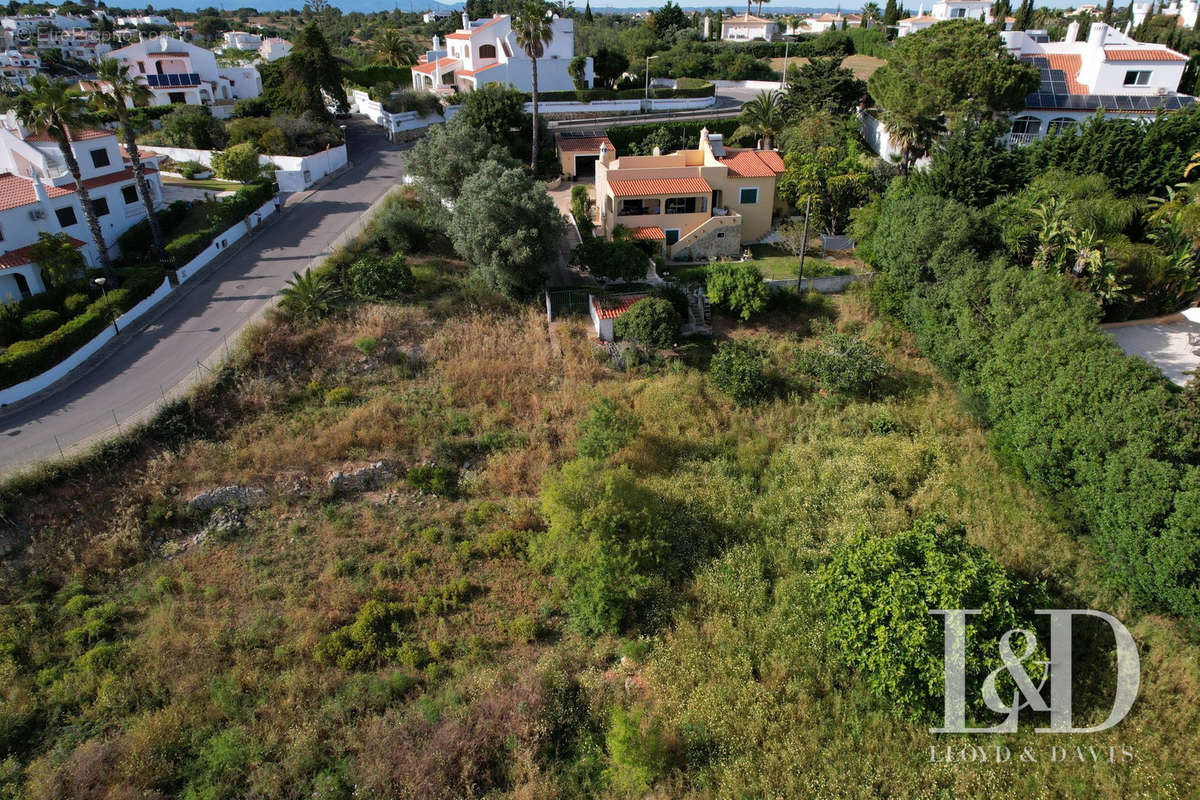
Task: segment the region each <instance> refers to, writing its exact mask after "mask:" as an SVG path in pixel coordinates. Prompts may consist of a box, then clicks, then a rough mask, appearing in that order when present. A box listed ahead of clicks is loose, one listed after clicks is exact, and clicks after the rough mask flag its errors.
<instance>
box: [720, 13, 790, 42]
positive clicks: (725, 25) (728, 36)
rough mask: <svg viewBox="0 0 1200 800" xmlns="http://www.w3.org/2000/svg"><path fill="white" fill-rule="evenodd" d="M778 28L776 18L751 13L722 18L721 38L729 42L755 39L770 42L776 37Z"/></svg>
mask: <svg viewBox="0 0 1200 800" xmlns="http://www.w3.org/2000/svg"><path fill="white" fill-rule="evenodd" d="M777 30H778V29H777V27H776V24H775V20H772V19H763V18H762V17H756V16H754V15H753V14H750V13H746V14H739V15H738V16H736V17H730V18H729V19H723V20H721V38H722V39H723V40H725V41H727V42H749V41H752V40H754V39H762V40H763V41H767V42H769V41H771V40H772V39H774V38H775V34H776V32H777Z"/></svg>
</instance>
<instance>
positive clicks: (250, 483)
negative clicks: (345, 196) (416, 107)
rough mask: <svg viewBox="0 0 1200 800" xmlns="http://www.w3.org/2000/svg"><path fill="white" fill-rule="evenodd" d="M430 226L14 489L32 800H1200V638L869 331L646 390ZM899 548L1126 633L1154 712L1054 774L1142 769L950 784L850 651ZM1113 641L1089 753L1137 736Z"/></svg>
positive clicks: (790, 341)
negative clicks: (848, 644)
mask: <svg viewBox="0 0 1200 800" xmlns="http://www.w3.org/2000/svg"><path fill="white" fill-rule="evenodd" d="M416 216H417V212H416V211H415V210H414V209H413V207H412V203H411V198H409V197H401V198H400V199H398V200H396V201H395V203H394V204H393V206H391V207H389V208H388V209H386V210H385V211H384V212H383V214H382V215H381V218H380V219H381V222H380V223H379V224H378V225H377V226H376V227H375V229H373V230H372V231H370V232H368V234H367V235H366V237H365V238H364V240H363V241H361V242H358V243H356V244H355V245H354V246H353V247H352V248H351V250H350V251H349V252H344V253H340V254H337V255H336V256H334V257H333V259H331V264H330V265H329V267H328V268H327V270H326V271H324V272H323V273H321V277H320V280H316V279H315V278H314V279H313V280H310V283H312V285H310V286H308V288H303V286H301V285H300V281H299V280H298V281H297V285H296V286H293V288H292V290H291V291H290V293H289V295H288V299H287V300H286V301H285V304H284V306H283V313H282V314H281V315H280V316H279V318H277V319H274V320H272V321H270V322H267V323H265V324H263V325H261V326H259V327H257V328H255V329H254V330H252V331H251V332H250V333H248V334H247V335H246V336H245V337H244V338H243V340H242V342H241V343H240V345H239V347H238V348H237V351H236V353H235V355H234V356H233V358H232V360H231V361H230V363H229V364H228V365H227V367H226V368H224V369H223V370H222V371H221V372H220V374H219V375H218V376H217V377H216V378H215V379H214V380H213V381H212V382H211V383H209V384H207V385H205V386H202V387H200V388H199V389H197V390H196V392H195V393H194V394H193V395H192V396H191V397H190V398H188V399H187V400H186V401H184V402H181V403H178V404H176V405H174V406H172V407H170V408H169V409H168V410H166V411H165V412H164V413H163V414H162V415H160V417H159V418H158V419H157V420H155V422H154V423H153V424H152V425H150V426H149V427H147V428H145V429H143V430H140V431H137V432H133V433H130V434H127V435H126V436H125V437H124V438H123V439H121V440H118V441H116V442H114V443H112V444H109V445H106V446H104V447H102V448H100V449H99V450H97V451H96V452H95V453H94V454H92V455H91V456H89V457H87V458H84V459H82V460H79V461H77V462H74V463H72V464H68V465H63V466H57V467H46V468H44V469H42V470H41V471H38V472H35V473H33V474H31V475H28V476H25V477H22V478H19V479H15V480H12V481H10V482H9V483H7V484H6V485H4V487H3V489H2V491H0V503H2V506H0V516H2V517H3V521H4V527H3V528H0V533H2V536H3V537H4V538H3V540H2V542H3V543H7V544H8V548H7V555H6V557H5V559H4V561H3V569H4V576H3V581H2V583H0V600H2V605H0V677H2V678H3V680H2V682H0V685H2V687H3V688H0V797H2V798H6V799H7V798H30V799H32V798H38V799H39V800H40V799H41V798H79V799H80V800H86V799H87V798H157V797H183V798H245V797H270V798H350V797H372V798H422V800H427V799H428V798H459V797H484V796H486V797H497V798H499V797H511V798H534V797H536V798H551V797H562V798H568V797H614V798H616V797H645V796H647V794H651V795H652V796H655V797H693V798H718V797H719V798H735V797H839V798H841V797H882V796H889V797H1012V796H1046V797H1067V796H1078V793H1079V792H1080V791H1083V790H1084V789H1083V787H1087V789H1086V790H1087V792H1088V795H1089V796H1092V797H1102V798H1127V797H1154V798H1171V797H1179V798H1183V797H1189V796H1194V793H1195V791H1196V787H1197V783H1198V781H1197V778H1198V776H1197V767H1196V764H1195V760H1194V758H1193V757H1192V754H1193V752H1194V750H1195V734H1194V732H1195V731H1196V730H1197V729H1200V719H1198V718H1197V717H1198V713H1200V712H1197V708H1198V707H1200V706H1198V704H1197V702H1196V701H1197V697H1196V695H1197V686H1198V685H1200V676H1198V675H1197V666H1196V665H1197V664H1198V663H1200V659H1198V657H1200V648H1197V646H1196V644H1195V641H1194V638H1193V633H1192V632H1191V631H1190V630H1188V629H1185V628H1183V627H1182V626H1181V624H1180V623H1177V622H1174V621H1171V620H1169V619H1164V618H1162V617H1155V616H1149V615H1145V614H1141V613H1139V612H1137V611H1135V610H1133V609H1131V608H1130V607H1129V604H1128V603H1127V602H1126V601H1125V599H1124V598H1122V597H1120V596H1116V595H1114V594H1111V593H1109V591H1108V590H1107V589H1105V588H1103V587H1104V586H1105V585H1106V584H1105V583H1103V582H1101V581H1099V580H1097V573H1098V570H1097V566H1096V562H1095V557H1094V556H1093V554H1092V551H1091V550H1089V549H1088V548H1087V547H1084V546H1082V545H1081V544H1080V543H1079V542H1078V541H1077V540H1076V539H1075V538H1074V537H1073V536H1072V533H1071V531H1070V530H1069V529H1068V526H1067V525H1066V524H1065V522H1064V521H1063V520H1062V519H1061V518H1060V516H1059V515H1058V513H1057V512H1055V511H1054V510H1052V509H1051V508H1049V507H1048V506H1047V505H1046V504H1044V503H1043V502H1042V500H1040V499H1039V498H1038V497H1036V496H1034V495H1033V494H1031V493H1030V492H1029V491H1028V490H1027V489H1025V488H1023V486H1022V485H1021V484H1020V483H1019V481H1018V480H1017V479H1016V478H1015V477H1013V476H1012V475H1010V474H1009V473H1006V472H1005V471H1004V470H1002V469H1001V468H1000V467H999V466H998V465H997V463H996V461H995V460H994V458H993V456H992V455H991V451H990V450H989V448H988V445H987V439H986V437H985V435H984V433H983V432H982V431H981V430H980V429H979V427H978V426H977V425H976V424H975V423H974V422H973V421H972V418H971V417H970V416H969V415H968V414H967V413H966V412H965V411H964V410H963V408H962V406H961V405H960V401H959V399H958V397H957V395H956V393H955V390H954V389H953V387H952V386H951V385H950V384H949V383H948V382H947V381H946V380H945V379H943V378H942V377H940V376H939V375H938V374H937V373H935V371H934V370H933V369H932V368H931V366H930V365H929V363H928V362H926V361H925V360H924V359H923V358H922V357H920V356H919V355H918V353H917V351H916V350H915V347H914V345H913V342H912V339H911V338H910V336H909V335H908V334H906V333H904V332H902V331H901V330H900V329H898V328H897V327H896V326H895V325H894V323H892V322H889V321H887V320H884V319H882V318H880V317H878V316H877V315H876V314H875V313H874V312H873V311H871V309H870V305H869V303H868V300H867V298H866V297H865V296H863V295H857V294H855V295H850V296H846V297H841V298H835V299H826V298H820V297H816V296H812V297H796V296H794V295H784V296H781V297H779V298H776V299H775V300H773V301H772V305H771V306H770V307H769V308H768V310H767V311H766V312H765V313H763V314H760V315H758V316H757V317H755V318H754V320H753V321H752V323H750V324H748V325H743V326H741V327H738V328H736V330H735V333H734V337H735V338H736V339H737V342H738V344H737V345H736V346H733V345H730V344H727V343H721V344H720V345H719V346H717V345H714V344H713V343H710V342H707V341H695V342H689V343H686V344H684V345H683V346H682V347H680V348H678V349H676V350H670V351H662V352H658V353H651V352H647V353H644V354H643V357H642V358H640V359H636V360H634V359H630V360H626V361H625V362H623V363H628V364H635V365H634V366H629V367H628V368H626V367H622V368H617V367H615V366H614V365H613V363H612V361H611V359H610V357H609V356H608V355H606V354H604V353H603V352H600V351H597V350H596V349H595V347H594V346H593V344H592V343H591V342H590V340H589V330H588V328H587V327H586V326H585V325H584V323H583V321H566V322H562V323H555V324H554V325H553V326H548V325H547V323H546V321H545V317H544V313H543V312H542V311H540V310H539V309H538V308H537V307H536V305H534V306H532V307H530V306H525V305H522V304H518V303H514V302H512V301H509V300H506V299H504V298H503V297H502V296H500V295H498V294H496V293H495V292H494V291H493V290H490V289H486V288H482V286H481V285H480V284H479V283H477V282H475V281H474V280H473V279H471V278H470V277H469V276H468V274H467V272H468V270H467V266H466V265H465V264H464V263H463V262H461V261H459V260H458V259H457V258H455V257H453V256H452V255H451V250H450V248H449V246H448V243H447V242H446V241H445V240H444V239H442V238H441V236H440V235H438V234H436V233H433V232H430V231H427V230H426V231H424V233H423V235H422V236H417V235H416V232H417V229H415V228H412V227H408V228H404V227H403V226H402V223H403V224H408V223H411V222H412V221H413V220H414V219H415V218H416ZM402 232H405V235H406V236H408V237H409V239H408V241H410V243H411V244H410V246H409V247H408V248H407V249H408V257H407V259H405V260H403V263H401V262H400V261H395V260H389V259H388V258H387V257H386V256H385V255H384V254H385V253H387V252H389V251H390V248H389V247H388V246H387V244H386V243H387V242H388V241H389V238H388V237H389V236H390V237H392V239H393V240H394V239H395V237H397V236H398V235H400V233H402ZM364 264H365V266H364ZM385 274H386V275H389V276H391V278H390V279H389V281H385V282H380V281H377V280H373V278H374V277H377V276H379V275H385ZM409 274H411V282H410V280H409V278H408V277H406V276H407V275H409ZM310 277H311V276H310ZM314 281H315V282H314ZM333 283H337V284H338V285H340V286H341V287H342V291H345V292H349V293H350V294H351V295H352V296H353V297H354V298H357V299H353V300H350V299H347V297H346V296H342V297H341V298H335V297H334V296H333V294H332V293H331V291H330V290H331V287H332V286H333ZM389 287H391V288H392V289H394V290H395V291H391V290H390V289H389ZM397 287H398V288H397ZM385 290H387V291H385ZM322 292H324V294H322ZM380 294H384V295H387V294H390V295H391V296H388V297H384V298H382V301H380V299H375V300H367V299H365V298H366V297H367V296H376V297H377V296H378V295H380ZM710 362H712V363H713V366H712V367H711V370H712V371H711V373H710ZM847 376H849V377H847ZM731 397H738V398H739V400H740V401H741V404H739V403H736V402H734V401H733V399H731ZM381 461H382V462H383V465H382V466H381V467H377V468H373V469H372V468H369V465H371V464H374V463H377V462H381ZM362 467H368V468H369V469H368V471H367V472H363V473H357V477H353V476H355V475H356V473H355V470H357V469H359V468H362ZM338 471H340V472H342V473H343V475H342V476H341V477H338V476H336V475H335V474H334V473H336V472H338ZM331 475H332V480H330V477H331ZM231 486H232V487H242V488H243V489H244V491H232V490H231V491H227V492H225V493H223V494H221V495H218V496H216V497H215V499H213V501H212V503H210V504H205V503H200V504H196V503H192V504H189V503H188V502H187V501H188V500H189V499H191V498H193V497H196V496H197V495H200V494H201V493H203V492H210V491H211V490H213V489H214V488H218V487H231ZM209 496H210V497H212V496H211V495H209ZM959 529H964V530H965V541H964V540H960V539H959V538H958V537H959V534H958V533H956V531H957V530H959ZM893 542H894V543H904V542H909V543H913V546H920V547H925V548H933V550H937V549H939V548H942V547H950V548H954V552H955V553H957V555H956V556H955V557H956V558H958V559H959V562H957V563H962V564H971V565H977V566H978V568H979V570H980V572H979V574H980V575H987V576H990V577H989V578H988V580H990V581H992V582H993V583H994V584H995V585H998V586H999V585H1003V586H1011V587H1017V588H1018V589H1019V591H1017V592H1016V594H1014V595H1013V597H1014V606H1013V611H1012V613H1014V614H1018V615H1019V614H1021V613H1024V612H1023V611H1022V609H1021V608H1020V606H1021V602H1022V601H1023V600H1030V601H1032V600H1033V599H1034V598H1035V597H1037V596H1040V593H1041V592H1045V593H1047V594H1048V595H1049V597H1050V600H1049V602H1050V603H1051V604H1052V607H1096V608H1102V609H1106V610H1109V611H1112V612H1113V613H1115V614H1117V615H1118V616H1119V617H1120V618H1121V619H1122V620H1124V621H1125V622H1126V623H1127V624H1128V625H1129V627H1130V629H1131V630H1132V632H1133V634H1134V636H1135V638H1136V639H1137V640H1138V642H1139V643H1140V644H1141V646H1142V664H1143V674H1142V689H1141V695H1140V698H1139V701H1138V703H1137V705H1136V706H1135V708H1134V711H1133V713H1132V714H1131V715H1130V717H1129V718H1128V719H1127V720H1126V721H1125V722H1124V723H1122V724H1121V725H1120V726H1118V727H1117V728H1116V729H1114V730H1111V731H1108V732H1106V733H1104V734H1098V735H1094V736H1090V737H1079V738H1078V740H1076V739H1072V740H1071V741H1070V742H1066V741H1065V740H1064V741H1055V742H1054V743H1055V744H1059V745H1070V746H1071V747H1073V746H1075V745H1081V746H1085V745H1092V746H1093V747H1096V748H1105V752H1107V750H1106V749H1107V748H1108V747H1109V746H1110V745H1111V746H1115V747H1117V748H1118V752H1119V748H1120V746H1122V745H1124V746H1128V747H1131V748H1133V749H1134V751H1135V753H1136V758H1135V759H1134V760H1133V761H1132V762H1130V763H1117V764H1108V763H1106V762H1105V763H1099V764H1093V763H1084V764H1080V763H1078V762H1077V761H1073V762H1071V763H1049V762H1047V761H1045V760H1039V761H1037V762H1035V763H1018V762H1017V760H1016V759H1015V758H1014V761H1013V763H1010V764H1006V765H999V766H998V765H994V764H990V763H989V764H953V765H946V764H942V763H937V764H931V763H930V748H931V747H939V748H943V751H939V752H944V747H945V746H946V745H947V744H955V743H957V740H947V739H946V738H945V737H937V736H934V735H932V734H929V733H928V732H927V728H928V727H930V717H929V716H928V713H927V709H925V708H923V707H922V705H921V700H920V698H919V697H918V696H916V695H912V696H905V697H900V696H898V695H894V694H890V692H891V691H892V690H890V689H888V688H887V687H883V686H881V684H880V683H879V681H878V680H877V675H876V674H875V673H873V672H872V670H873V669H875V668H874V667H869V666H868V667H858V668H856V667H852V666H850V664H852V663H853V662H852V661H851V660H849V658H848V655H847V653H846V651H845V649H844V648H843V647H842V646H841V644H843V643H844V642H839V641H838V637H837V636H836V635H834V633H835V632H841V633H842V634H844V633H845V632H847V631H851V632H853V631H857V630H858V628H857V626H856V623H855V622H854V620H852V619H849V618H848V617H847V615H846V608H845V606H841V607H839V606H838V604H837V603H832V602H831V598H836V597H841V596H843V593H844V592H850V593H851V594H852V595H853V594H854V593H856V592H857V591H858V588H857V584H856V583H855V582H856V581H863V580H868V581H869V580H870V579H869V578H866V577H863V576H862V575H861V574H859V573H856V572H854V571H853V570H852V569H851V564H852V562H853V560H854V559H853V553H854V552H855V551H856V550H859V549H864V548H869V549H871V551H872V552H880V553H883V552H886V551H888V549H889V548H890V547H891V543H893ZM906 546H907V545H906ZM854 576H857V577H854ZM842 578H845V579H846V580H842ZM847 581H849V582H847ZM1020 587H1024V588H1020ZM868 588H869V589H870V591H876V592H877V591H880V585H879V584H872V586H871V587H868ZM1014 591H1015V590H1014ZM1096 641H1101V640H1100V639H1099V637H1092V638H1090V639H1087V640H1086V641H1085V643H1077V650H1078V651H1079V652H1081V653H1082V654H1083V655H1082V656H1081V658H1086V659H1088V663H1089V664H1091V665H1093V666H1094V667H1095V668H1094V669H1090V670H1081V671H1082V672H1085V673H1087V674H1086V675H1085V680H1084V684H1083V686H1082V687H1081V689H1080V690H1079V692H1078V694H1077V698H1076V713H1077V723H1082V722H1083V721H1084V720H1085V718H1086V719H1091V720H1093V721H1096V720H1099V719H1102V718H1103V717H1104V716H1105V715H1106V714H1107V704H1108V698H1109V696H1110V693H1111V687H1110V686H1109V685H1107V684H1106V683H1105V680H1106V679H1105V678H1104V677H1103V676H1105V675H1108V674H1110V670H1109V669H1108V660H1109V659H1110V657H1111V654H1110V653H1108V652H1107V651H1106V650H1105V649H1104V647H1103V646H1102V645H1097V644H1095V642H1096ZM860 655H863V656H867V655H870V653H869V652H863V653H861V654H860ZM885 660H886V659H885ZM1097 676H1100V677H1097ZM1031 728H1032V726H1031V725H1030V726H1028V727H1025V726H1023V728H1022V733H1020V734H1018V735H1013V736H1009V737H971V743H972V744H981V745H982V744H986V745H993V744H1002V745H1007V746H1009V747H1011V749H1012V750H1013V751H1014V752H1015V753H1019V752H1020V751H1021V748H1022V747H1024V746H1031V747H1039V748H1044V747H1047V746H1048V744H1049V743H1046V742H1044V741H1043V740H1044V739H1045V738H1047V737H1038V736H1035V735H1034V734H1032V732H1031Z"/></svg>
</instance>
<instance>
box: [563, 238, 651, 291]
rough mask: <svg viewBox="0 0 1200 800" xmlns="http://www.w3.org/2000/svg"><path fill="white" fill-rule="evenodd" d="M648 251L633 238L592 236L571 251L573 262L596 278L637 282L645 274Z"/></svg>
mask: <svg viewBox="0 0 1200 800" xmlns="http://www.w3.org/2000/svg"><path fill="white" fill-rule="evenodd" d="M647 262H648V258H647V256H646V251H644V250H642V248H640V247H638V246H637V245H636V244H634V243H633V242H631V241H621V240H614V241H611V242H610V241H608V240H607V239H604V238H602V237H599V236H591V237H588V238H586V239H584V241H583V242H582V243H580V245H579V246H578V247H576V248H575V249H574V250H572V251H571V264H572V265H573V266H578V267H583V268H586V269H587V271H588V272H589V273H591V274H592V275H593V276H595V277H597V278H606V279H608V280H627V281H636V280H641V279H643V278H645V277H646V266H647Z"/></svg>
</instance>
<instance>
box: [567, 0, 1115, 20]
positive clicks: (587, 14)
mask: <svg viewBox="0 0 1200 800" xmlns="http://www.w3.org/2000/svg"><path fill="white" fill-rule="evenodd" d="M1108 4H1109V6H1112V0H1108ZM583 21H584V22H591V21H592V0H588V1H587V4H586V5H585V6H584V7H583Z"/></svg>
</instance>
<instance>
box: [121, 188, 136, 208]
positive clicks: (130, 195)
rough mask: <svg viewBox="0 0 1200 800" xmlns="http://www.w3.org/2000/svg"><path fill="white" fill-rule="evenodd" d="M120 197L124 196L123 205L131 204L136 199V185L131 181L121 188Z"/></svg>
mask: <svg viewBox="0 0 1200 800" xmlns="http://www.w3.org/2000/svg"><path fill="white" fill-rule="evenodd" d="M121 197H123V198H125V205H127V206H128V205H132V204H133V203H136V202H137V201H138V195H137V187H135V186H134V185H133V184H132V183H131V184H129V185H128V186H126V187H125V188H124V189H122V190H121Z"/></svg>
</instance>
